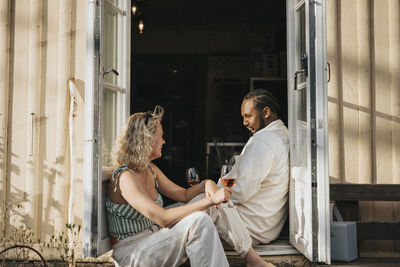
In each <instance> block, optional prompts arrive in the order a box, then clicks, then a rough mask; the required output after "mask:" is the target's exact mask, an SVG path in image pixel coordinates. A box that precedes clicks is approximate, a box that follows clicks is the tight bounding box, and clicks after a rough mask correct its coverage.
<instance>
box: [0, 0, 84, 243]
mask: <svg viewBox="0 0 400 267" xmlns="http://www.w3.org/2000/svg"><path fill="white" fill-rule="evenodd" d="M1 2H2V5H1V6H0V7H1V8H0V19H1V21H0V34H1V36H0V38H1V47H0V48H1V51H0V52H1V53H2V56H1V57H0V59H1V62H0V65H1V66H2V67H3V66H10V68H9V71H7V70H6V74H4V70H3V68H2V69H1V75H2V76H1V77H3V75H6V78H7V79H9V82H6V83H4V82H3V80H2V83H1V86H2V88H1V93H2V94H1V95H2V96H6V98H7V99H6V101H4V102H5V103H7V104H8V106H9V108H8V109H7V108H6V107H4V108H3V107H2V109H1V110H2V112H4V111H3V109H6V110H8V114H7V115H8V120H5V121H3V120H2V125H3V122H4V123H5V126H4V127H5V128H6V130H4V129H3V128H2V131H1V132H0V134H1V136H0V138H1V139H0V140H1V147H0V152H1V162H2V164H1V165H0V167H1V170H0V171H1V175H0V184H1V187H0V194H1V199H5V200H6V202H8V203H14V204H17V203H20V204H22V205H23V206H24V208H23V210H22V211H21V212H20V213H19V214H14V217H13V219H12V221H7V222H5V223H6V225H7V227H9V228H11V227H18V226H19V225H21V224H26V226H28V227H31V228H32V229H33V230H34V232H35V234H36V236H37V237H38V238H41V239H42V240H44V239H47V238H48V237H49V236H50V235H52V234H54V233H59V232H61V231H65V224H66V223H67V221H66V220H67V205H68V194H69V189H70V188H69V180H70V176H69V175H70V170H69V168H70V164H69V163H70V159H69V154H68V153H69V148H68V146H69V142H68V136H67V134H68V117H67V114H68V112H69V105H68V103H69V101H70V100H69V93H68V78H69V77H73V78H75V82H76V85H77V88H78V98H77V117H76V142H77V147H76V154H77V157H78V159H77V163H76V166H77V170H76V175H77V177H76V180H75V181H76V183H75V187H74V190H75V196H76V200H75V203H76V204H75V207H76V208H75V212H74V213H75V222H76V223H77V224H80V225H82V224H83V223H82V220H83V206H82V202H83V201H82V200H83V188H82V185H83V125H84V123H83V110H84V108H83V101H84V95H83V94H84V77H85V61H84V59H85V37H86V32H85V7H86V6H85V5H86V1H74V0H65V1H41V0H15V1H14V0H2V1H1ZM4 3H7V4H8V6H7V5H5V4H4ZM63 5H65V6H64V7H63ZM8 25H10V26H8ZM4 31H5V32H4ZM7 36H9V38H7V39H3V37H7ZM4 40H6V41H7V43H6V45H4V44H3V42H4ZM4 46H6V47H7V48H9V49H7V52H8V53H4V52H5V51H3V50H4ZM8 50H9V51H8ZM3 53H4V54H3ZM64 63H65V64H64ZM3 84H4V85H3ZM3 89H4V91H3ZM1 103H3V99H2V101H1ZM2 105H3V104H2ZM1 115H2V114H1ZM60 116H61V117H60ZM0 119H3V118H0ZM32 125H33V127H32ZM2 127H3V126H2ZM60 132H62V134H60ZM7 133H8V135H7ZM61 139H62V140H61ZM4 140H6V141H4ZM60 142H63V144H60ZM4 162H5V163H6V164H4ZM14 219H16V221H15V222H14ZM1 220H4V218H1ZM0 225H1V224H0Z"/></svg>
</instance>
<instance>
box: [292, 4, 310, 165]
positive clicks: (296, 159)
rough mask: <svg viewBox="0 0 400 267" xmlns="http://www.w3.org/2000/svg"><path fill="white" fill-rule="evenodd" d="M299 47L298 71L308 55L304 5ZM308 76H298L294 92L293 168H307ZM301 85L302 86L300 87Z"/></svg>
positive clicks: (297, 49) (299, 11)
mask: <svg viewBox="0 0 400 267" xmlns="http://www.w3.org/2000/svg"><path fill="white" fill-rule="evenodd" d="M297 12H298V13H297V20H298V21H297V25H298V28H297V30H298V32H297V46H296V67H297V69H298V70H300V69H303V68H304V65H302V64H301V59H302V57H303V55H305V54H306V23H305V22H306V21H305V19H306V15H305V6H304V5H303V6H302V7H301V8H299V10H298V11H297ZM306 79H307V76H306V75H305V73H301V74H299V76H298V83H297V88H298V89H299V90H298V91H295V92H294V104H295V107H294V109H293V111H294V112H295V114H293V115H292V116H293V118H295V119H294V122H293V123H294V125H293V126H294V129H295V131H293V134H294V136H293V138H294V142H293V145H294V146H295V147H294V148H293V150H292V151H294V152H295V153H293V154H292V155H291V157H292V160H293V161H292V166H293V167H307V159H308V156H307V152H308V149H307V148H308V144H307V143H308V142H307V140H308V139H307V124H308V123H307V91H308V88H307V87H305V86H304V85H302V86H301V84H302V83H304V82H306ZM299 85H300V86H299ZM300 88H302V89H300Z"/></svg>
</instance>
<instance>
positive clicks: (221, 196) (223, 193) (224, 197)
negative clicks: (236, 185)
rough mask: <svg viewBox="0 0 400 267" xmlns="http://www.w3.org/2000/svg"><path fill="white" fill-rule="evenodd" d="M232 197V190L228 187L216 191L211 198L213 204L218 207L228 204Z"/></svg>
mask: <svg viewBox="0 0 400 267" xmlns="http://www.w3.org/2000/svg"><path fill="white" fill-rule="evenodd" d="M231 196H232V190H231V189H230V188H228V187H223V188H220V189H219V190H218V191H216V192H215V193H214V194H213V195H212V196H210V198H211V201H212V202H213V204H214V205H217V206H218V205H219V204H221V203H225V202H228V200H229V199H230V198H231Z"/></svg>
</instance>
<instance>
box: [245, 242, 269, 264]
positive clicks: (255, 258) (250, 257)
mask: <svg viewBox="0 0 400 267" xmlns="http://www.w3.org/2000/svg"><path fill="white" fill-rule="evenodd" d="M244 262H245V263H246V267H275V265H273V264H272V263H269V262H265V261H264V260H263V259H262V258H261V257H260V256H259V255H258V254H257V252H256V251H255V250H254V248H253V247H250V249H249V252H248V253H247V255H246V257H244Z"/></svg>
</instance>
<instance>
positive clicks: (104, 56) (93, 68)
mask: <svg viewBox="0 0 400 267" xmlns="http://www.w3.org/2000/svg"><path fill="white" fill-rule="evenodd" d="M130 9H131V0H97V1H87V12H86V25H87V37H86V46H87V48H86V85H85V140H84V142H85V155H84V163H85V164H84V166H85V167H84V169H85V177H84V221H83V235H84V236H83V256H84V257H97V256H99V255H102V254H104V253H106V252H107V251H109V250H110V249H111V242H110V238H109V237H108V234H107V219H106V214H105V205H104V202H105V196H106V194H107V190H106V185H107V183H105V182H104V183H103V181H104V180H106V179H107V178H109V177H106V176H107V174H109V172H107V171H106V170H109V166H110V164H111V160H110V159H111V157H110V155H111V148H112V146H113V144H114V141H115V139H116V137H117V134H118V133H119V132H120V129H121V126H122V124H123V123H124V121H125V120H126V118H127V117H128V116H129V108H130V97H129V92H130Z"/></svg>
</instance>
